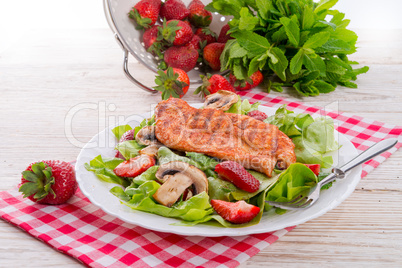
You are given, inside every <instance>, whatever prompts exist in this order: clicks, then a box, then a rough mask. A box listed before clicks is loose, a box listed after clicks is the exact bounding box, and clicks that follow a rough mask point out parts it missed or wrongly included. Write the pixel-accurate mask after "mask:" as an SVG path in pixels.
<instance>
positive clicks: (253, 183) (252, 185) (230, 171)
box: [215, 161, 260, 193]
mask: <svg viewBox="0 0 402 268" xmlns="http://www.w3.org/2000/svg"><path fill="white" fill-rule="evenodd" d="M215 171H216V173H218V174H219V176H220V177H221V178H222V179H224V180H227V181H230V182H231V183H233V184H234V185H235V186H236V187H237V188H239V189H241V190H243V191H247V192H250V193H253V192H255V191H257V190H258V189H259V188H260V181H259V180H257V179H256V178H254V176H253V175H251V174H250V173H249V172H248V171H247V170H246V169H245V168H244V167H243V166H242V165H240V164H239V163H237V162H234V161H224V162H222V163H220V164H218V165H216V167H215Z"/></svg>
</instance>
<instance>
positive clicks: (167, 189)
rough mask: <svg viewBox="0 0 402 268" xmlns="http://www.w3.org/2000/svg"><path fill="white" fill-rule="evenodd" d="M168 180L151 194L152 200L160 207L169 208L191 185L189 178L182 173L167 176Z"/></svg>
mask: <svg viewBox="0 0 402 268" xmlns="http://www.w3.org/2000/svg"><path fill="white" fill-rule="evenodd" d="M167 177H168V179H167V180H166V181H165V182H164V183H163V184H162V186H161V187H159V188H158V190H157V191H156V192H155V193H154V194H153V198H154V199H155V200H156V201H157V202H158V203H159V204H161V205H164V206H167V207H171V206H172V205H173V204H174V203H176V201H177V199H179V198H180V196H181V195H182V194H183V192H184V191H185V190H186V189H187V188H188V187H190V186H191V185H192V184H193V181H192V179H191V178H189V177H187V176H186V175H184V174H182V173H176V174H174V175H168V176H167Z"/></svg>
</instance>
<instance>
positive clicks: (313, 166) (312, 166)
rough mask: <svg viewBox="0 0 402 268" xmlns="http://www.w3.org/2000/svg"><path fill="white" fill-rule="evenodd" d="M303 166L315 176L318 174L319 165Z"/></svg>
mask: <svg viewBox="0 0 402 268" xmlns="http://www.w3.org/2000/svg"><path fill="white" fill-rule="evenodd" d="M304 165H305V166H306V167H308V168H309V169H311V171H313V172H314V174H315V175H316V176H318V174H320V164H304Z"/></svg>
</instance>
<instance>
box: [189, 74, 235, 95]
mask: <svg viewBox="0 0 402 268" xmlns="http://www.w3.org/2000/svg"><path fill="white" fill-rule="evenodd" d="M202 81H203V83H202V86H200V87H198V88H197V90H196V91H195V92H194V93H195V94H198V93H201V94H202V93H203V94H204V96H206V95H210V94H214V93H216V92H218V91H219V90H226V91H230V92H236V91H235V89H234V88H233V86H232V85H231V84H230V83H229V81H228V80H226V78H225V77H223V76H222V75H219V74H214V75H212V76H211V75H210V74H209V75H207V76H204V77H202Z"/></svg>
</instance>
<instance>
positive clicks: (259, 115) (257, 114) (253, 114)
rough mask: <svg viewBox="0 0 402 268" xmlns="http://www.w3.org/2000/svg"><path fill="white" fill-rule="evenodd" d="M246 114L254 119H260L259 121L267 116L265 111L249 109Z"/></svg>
mask: <svg viewBox="0 0 402 268" xmlns="http://www.w3.org/2000/svg"><path fill="white" fill-rule="evenodd" d="M247 115H248V116H250V117H252V118H254V119H257V120H260V121H264V120H265V119H267V118H268V115H267V114H266V113H264V112H261V111H258V110H255V111H251V112H249V113H247Z"/></svg>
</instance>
